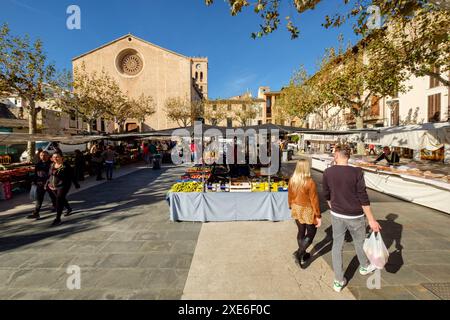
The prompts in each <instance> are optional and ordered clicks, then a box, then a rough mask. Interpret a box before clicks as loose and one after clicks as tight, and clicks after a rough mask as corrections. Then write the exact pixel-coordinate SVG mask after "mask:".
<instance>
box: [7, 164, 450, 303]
mask: <svg viewBox="0 0 450 320" xmlns="http://www.w3.org/2000/svg"><path fill="white" fill-rule="evenodd" d="M294 164H295V163H290V164H289V165H287V166H286V167H285V168H286V170H287V171H289V170H292V166H293V165H294ZM183 171H184V168H176V167H170V168H164V169H163V170H161V171H153V170H151V169H148V168H141V169H139V170H138V171H135V172H132V171H130V173H128V174H127V175H125V176H122V177H119V178H117V179H115V180H113V181H112V182H105V183H102V184H98V185H90V184H86V185H89V186H91V187H90V188H85V189H83V190H81V191H79V192H77V193H75V194H72V195H71V196H70V199H69V200H70V202H71V203H72V205H73V207H74V209H75V214H74V215H73V216H71V217H68V218H64V223H63V225H61V226H60V227H57V228H50V227H49V225H50V224H51V222H52V219H53V216H52V214H50V213H49V212H48V211H47V212H43V220H40V221H37V222H32V221H28V220H26V219H25V216H26V215H27V214H29V211H30V210H29V207H28V206H19V207H18V208H16V209H14V210H12V209H11V210H7V211H6V210H3V207H2V210H1V213H0V234H1V237H0V299H180V298H182V297H183V298H185V299H190V298H221V299H222V298H223V299H237V298H244V299H247V298H248V299H259V298H273V299H306V298H324V299H325V298H326V299H331V298H333V299H334V298H343V299H349V298H351V296H350V295H349V294H350V293H351V294H352V295H353V296H354V297H355V298H357V299H439V296H437V295H435V294H433V293H432V292H431V291H429V290H428V289H426V288H445V287H448V283H450V228H449V223H450V216H449V215H446V214H444V213H441V212H438V211H435V210H432V209H427V208H425V207H421V206H418V205H415V204H411V203H408V202H404V201H401V200H398V199H395V198H393V197H390V196H387V195H383V194H380V193H378V192H374V191H370V190H369V196H370V198H371V201H372V205H373V209H374V213H375V216H376V217H377V219H378V220H379V221H380V223H381V225H382V227H383V232H382V235H383V239H384V240H385V242H386V245H387V247H388V248H389V251H390V252H391V256H390V259H389V263H388V265H387V266H386V270H383V271H382V273H381V279H382V280H381V289H380V290H369V289H367V287H366V280H367V277H362V276H360V275H359V273H358V272H357V268H358V265H357V259H356V257H355V253H354V249H353V245H352V243H351V239H348V240H349V242H347V243H346V244H345V247H344V263H345V266H346V267H347V271H346V277H347V279H348V280H349V285H348V288H347V289H348V290H345V292H344V294H343V295H342V296H341V297H338V296H336V295H335V294H334V293H333V292H331V288H330V285H329V282H330V281H331V278H332V272H331V236H332V233H331V227H330V221H329V212H328V210H327V208H326V205H325V202H324V201H323V199H322V197H321V206H322V211H323V212H324V214H323V216H324V219H323V220H324V221H323V227H322V228H321V229H320V230H319V232H318V234H317V236H316V239H315V242H314V244H313V248H314V249H313V252H315V254H314V255H313V258H312V259H311V265H310V267H309V268H308V269H307V270H298V269H295V268H296V266H295V264H292V260H291V259H290V257H289V254H290V251H291V248H290V246H291V245H294V246H295V224H293V222H289V221H288V222H286V223H280V224H276V223H266V222H261V224H262V225H261V226H263V227H261V226H260V225H257V224H253V223H247V222H243V223H239V222H237V223H229V224H223V225H221V224H217V225H216V224H206V225H204V227H203V229H204V230H202V234H201V235H200V238H199V234H200V229H201V228H202V225H201V224H198V223H171V222H170V221H169V211H168V206H167V203H166V201H165V193H166V191H167V190H168V188H169V187H170V185H171V184H172V183H173V182H174V180H175V179H176V178H177V177H178V176H179V175H180V174H181V173H182V172H183ZM313 177H314V179H315V180H316V182H317V183H318V188H319V191H320V190H321V188H322V187H321V173H319V172H314V173H313ZM1 205H2V206H4V205H5V203H1ZM216 226H220V228H222V229H223V230H225V229H227V228H228V229H227V230H228V231H227V232H225V233H221V234H220V230H218V229H217V227H216ZM230 228H231V229H230ZM239 230H241V232H239ZM271 230H272V231H273V234H271V235H270V237H269V236H268V238H267V239H270V240H269V241H268V243H269V244H270V243H272V245H270V246H269V245H266V244H265V243H263V242H260V241H259V240H258V239H261V237H262V238H264V233H265V232H266V233H267V232H271ZM203 231H204V232H203ZM218 232H219V233H218ZM203 234H204V235H205V236H206V237H205V239H203V237H202V235H203ZM214 234H220V235H221V237H222V238H227V237H234V238H233V239H234V242H230V245H227V244H225V243H220V241H219V240H220V239H221V238H217V239H216V240H217V241H216V246H212V245H211V243H213V242H211V243H208V238H211V235H214ZM252 234H253V235H254V237H252ZM240 237H242V238H240ZM213 238H214V237H213ZM291 238H292V239H291ZM198 239H199V240H198ZM202 239H203V240H202ZM289 239H291V240H289ZM197 241H201V242H200V243H199V246H198V250H199V251H196V247H197ZM288 241H290V242H288ZM231 244H233V245H231ZM251 246H254V248H256V249H255V250H254V251H252V247H251ZM286 248H288V249H286ZM214 249H216V251H214ZM208 250H210V252H212V253H214V254H216V255H220V253H221V252H222V251H220V250H225V251H226V252H225V253H226V254H227V255H228V256H227V255H224V256H223V257H221V259H222V260H221V261H222V262H223V265H222V266H220V267H221V269H220V270H218V269H215V267H214V266H215V264H217V263H219V262H220V261H213V260H214V259H212V256H209V258H208V255H205V252H207V251H208ZM283 250H284V251H283ZM194 251H196V252H195V256H196V257H197V256H198V258H199V259H200V260H199V261H200V262H201V263H200V264H193V265H192V266H193V267H192V268H191V261H192V259H193V256H194ZM288 251H289V252H288ZM245 252H248V255H247V258H246V259H238V257H242V256H243V255H244V256H245V255H246V254H245ZM264 255H267V256H268V257H271V258H270V259H272V260H274V263H273V264H272V265H265V264H264V261H266V260H264V259H263V257H264ZM227 257H228V259H227ZM252 257H253V258H252ZM208 259H209V260H210V261H208ZM236 259H237V260H236ZM227 260H231V261H232V262H233V264H228V266H230V268H227V267H226V266H227V263H226V261H227ZM249 261H250V262H251V263H250V264H249ZM71 265H77V266H79V267H80V268H81V290H74V291H71V290H68V289H67V285H66V281H67V279H68V277H69V274H67V273H66V271H67V267H68V266H71ZM190 268H191V271H192V272H190ZM202 268H203V270H206V271H207V272H206V271H205V272H204V273H203V275H205V276H204V278H203V279H202V278H201V277H198V275H201V274H202V272H203V271H201V270H202ZM199 270H200V271H199ZM233 270H234V271H233ZM219 271H220V272H221V274H220V275H218V276H217V278H215V276H214V274H215V273H217V272H219ZM280 271H283V272H284V273H285V274H286V272H289V273H290V274H291V275H292V277H291V280H292V279H293V281H291V280H289V279H288V280H286V278H283V279H282V280H283V281H284V282H278V281H279V279H280V278H278V274H281V273H280ZM230 272H232V273H230ZM227 274H228V275H230V274H232V276H230V277H228V276H227ZM261 275H262V277H261ZM268 275H269V276H268ZM191 277H192V278H191ZM208 277H209V278H210V279H215V281H214V282H207V281H206V282H205V279H208ZM258 277H259V278H258ZM255 279H256V280H258V282H257V285H255V286H253V285H252V284H251V283H254V282H252V281H254V280H255ZM267 279H269V280H267ZM312 279H317V281H315V280H312ZM240 280H242V281H241V282H239V281H240ZM236 284H238V285H241V289H240V291H239V292H238V291H235V292H234V291H233V290H228V289H232V288H233V286H236ZM244 284H245V285H246V286H243V285H244ZM298 284H302V285H303V289H304V290H306V291H308V292H312V291H311V290H313V291H314V290H315V289H314V288H315V287H317V285H318V286H319V287H320V290H321V291H317V292H321V293H322V294H319V295H317V292H316V291H314V292H315V293H314V292H313V293H312V294H311V295H309V296H304V292H305V291H302V290H303V289H301V290H297V291H295V292H296V294H292V292H291V291H290V290H286V288H291V287H292V288H293V286H294V287H295V286H297V289H298ZM223 286H225V288H228V289H227V290H228V291H224V290H222V289H221V288H222V287H223ZM272 286H273V287H275V288H276V290H275V291H274V292H270V294H267V292H269V291H268V289H271V288H272ZM183 292H184V295H183ZM436 292H437V291H436ZM328 294H330V295H328Z"/></svg>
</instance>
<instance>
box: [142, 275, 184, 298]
mask: <svg viewBox="0 0 450 320" xmlns="http://www.w3.org/2000/svg"><path fill="white" fill-rule="evenodd" d="M187 275H188V271H187V270H183V269H182V270H173V269H158V270H155V271H154V272H153V273H152V275H151V276H150V280H149V282H148V285H149V288H154V289H157V288H159V289H172V290H180V295H181V292H182V291H183V288H184V285H185V283H186V278H187Z"/></svg>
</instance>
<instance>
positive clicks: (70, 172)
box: [27, 144, 118, 226]
mask: <svg viewBox="0 0 450 320" xmlns="http://www.w3.org/2000/svg"><path fill="white" fill-rule="evenodd" d="M92 152H93V154H92ZM38 156H39V160H38V161H37V163H36V165H35V175H34V181H33V184H34V185H35V188H36V206H35V209H34V211H33V213H32V214H31V215H29V216H28V217H27V218H28V219H35V220H39V219H40V211H41V207H42V203H43V201H44V198H45V194H46V193H48V195H49V197H50V199H51V201H52V205H53V211H54V212H56V219H55V220H54V221H53V224H52V225H53V226H57V225H59V224H61V216H62V214H63V211H64V209H66V210H67V211H66V213H65V216H70V215H71V214H72V211H73V210H72V208H71V206H70V204H69V202H68V201H67V194H68V193H69V191H70V188H71V186H72V184H73V185H74V186H75V188H77V189H79V188H80V185H79V181H83V180H84V174H85V172H86V168H85V167H86V160H87V159H86V157H85V156H84V155H83V153H82V152H81V151H80V150H76V151H75V158H74V166H73V167H72V166H71V165H70V163H69V162H68V161H66V160H65V159H64V156H63V154H62V152H61V151H60V150H57V151H56V152H55V153H54V154H53V155H52V156H50V154H49V153H48V152H47V151H42V150H40V152H39V155H38ZM89 156H90V157H89V158H90V165H91V167H92V168H93V169H94V170H95V173H96V175H97V180H103V177H102V172H103V168H105V172H106V178H107V179H108V180H112V178H113V169H114V165H115V163H116V159H117V156H118V155H117V153H116V152H115V151H114V148H113V147H112V146H107V147H106V149H105V150H104V151H101V150H99V147H98V145H96V144H95V145H93V146H92V147H91V149H90V153H89Z"/></svg>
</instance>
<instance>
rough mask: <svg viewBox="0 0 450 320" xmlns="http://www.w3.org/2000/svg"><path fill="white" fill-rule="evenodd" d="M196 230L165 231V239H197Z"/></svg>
mask: <svg viewBox="0 0 450 320" xmlns="http://www.w3.org/2000/svg"><path fill="white" fill-rule="evenodd" d="M198 234H199V232H198V231H183V230H176V231H169V232H167V233H166V239H167V240H197V239H198Z"/></svg>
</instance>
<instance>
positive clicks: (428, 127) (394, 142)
mask: <svg viewBox="0 0 450 320" xmlns="http://www.w3.org/2000/svg"><path fill="white" fill-rule="evenodd" d="M362 139H363V141H364V142H365V143H368V144H376V145H382V146H390V147H401V148H409V149H413V150H421V149H427V150H430V151H435V150H438V149H440V148H442V147H443V146H444V145H445V144H449V145H450V123H448V122H446V123H425V124H421V125H410V126H403V127H391V128H380V130H379V131H378V132H366V133H362Z"/></svg>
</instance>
